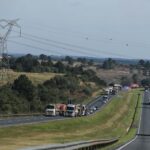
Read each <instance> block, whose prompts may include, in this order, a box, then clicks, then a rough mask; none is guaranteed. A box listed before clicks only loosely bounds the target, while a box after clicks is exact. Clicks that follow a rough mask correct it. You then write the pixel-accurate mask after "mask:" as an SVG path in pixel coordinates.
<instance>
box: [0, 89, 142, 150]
mask: <svg viewBox="0 0 150 150" xmlns="http://www.w3.org/2000/svg"><path fill="white" fill-rule="evenodd" d="M137 92H139V91H131V92H129V93H121V95H119V96H117V97H116V98H114V99H113V100H112V101H111V102H110V103H109V104H108V105H107V107H105V108H104V109H103V110H102V111H100V112H98V113H97V114H96V115H92V116H89V117H82V118H74V119H71V120H70V119H69V120H62V121H52V122H49V123H42V124H37V125H26V126H19V127H9V128H0V147H1V149H3V150H13V149H17V148H20V147H26V146H34V145H42V144H47V143H63V142H69V141H78V140H90V139H104V138H113V137H119V136H124V135H125V134H126V130H127V128H128V127H129V125H130V123H131V120H132V116H133V113H134V107H135V104H136V99H137Z"/></svg>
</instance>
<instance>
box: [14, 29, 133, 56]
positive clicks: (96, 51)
mask: <svg viewBox="0 0 150 150" xmlns="http://www.w3.org/2000/svg"><path fill="white" fill-rule="evenodd" d="M14 32H16V31H14ZM22 34H23V35H24V36H23V38H26V39H27V38H28V37H30V40H32V41H33V40H34V39H38V40H42V41H46V42H51V43H55V44H58V45H64V46H67V47H73V48H76V49H73V50H77V49H81V51H80V52H81V53H83V54H85V53H87V54H90V55H91V54H92V53H96V56H97V55H98V54H100V53H103V54H107V55H113V56H117V57H128V58H131V56H127V55H123V54H118V53H113V52H107V51H101V50H96V49H93V48H87V47H83V46H78V45H74V44H68V43H65V42H60V41H56V40H51V39H47V38H43V37H40V36H36V35H33V34H27V33H22ZM31 37H32V39H31ZM33 38H34V39H33ZM28 39H29V38H28ZM34 41H35V40H34ZM37 42H40V41H37ZM45 44H46V43H45ZM58 45H53V46H54V47H58V48H62V49H66V50H72V49H68V48H65V47H62V46H58ZM51 46H52V44H51ZM78 51H79V50H78ZM87 51H91V52H92V53H89V52H87Z"/></svg>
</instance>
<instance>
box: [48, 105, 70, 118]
mask: <svg viewBox="0 0 150 150" xmlns="http://www.w3.org/2000/svg"><path fill="white" fill-rule="evenodd" d="M66 108H67V105H66V104H48V105H47V106H46V107H45V115H46V116H56V115H60V116H65V113H66Z"/></svg>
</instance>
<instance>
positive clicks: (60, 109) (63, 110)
mask: <svg viewBox="0 0 150 150" xmlns="http://www.w3.org/2000/svg"><path fill="white" fill-rule="evenodd" d="M57 108H58V112H59V115H60V116H66V110H67V105H66V104H58V105H57Z"/></svg>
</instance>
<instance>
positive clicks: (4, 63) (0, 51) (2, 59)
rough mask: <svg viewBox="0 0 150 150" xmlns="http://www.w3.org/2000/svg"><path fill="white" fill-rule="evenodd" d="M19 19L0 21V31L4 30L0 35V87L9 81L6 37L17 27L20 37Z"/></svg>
mask: <svg viewBox="0 0 150 150" xmlns="http://www.w3.org/2000/svg"><path fill="white" fill-rule="evenodd" d="M18 20H19V19H15V20H6V19H1V20H0V29H1V32H2V30H3V31H4V30H5V33H4V34H3V33H0V85H2V84H4V81H5V80H6V81H8V80H9V76H8V71H9V68H10V67H9V56H8V50H7V40H8V36H9V34H10V33H11V31H12V29H13V27H17V28H19V30H20V36H21V27H20V26H19V25H18V24H17V21H18Z"/></svg>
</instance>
